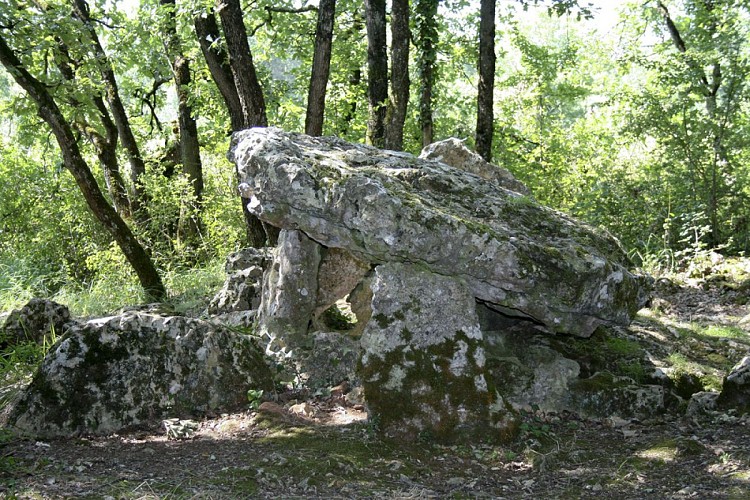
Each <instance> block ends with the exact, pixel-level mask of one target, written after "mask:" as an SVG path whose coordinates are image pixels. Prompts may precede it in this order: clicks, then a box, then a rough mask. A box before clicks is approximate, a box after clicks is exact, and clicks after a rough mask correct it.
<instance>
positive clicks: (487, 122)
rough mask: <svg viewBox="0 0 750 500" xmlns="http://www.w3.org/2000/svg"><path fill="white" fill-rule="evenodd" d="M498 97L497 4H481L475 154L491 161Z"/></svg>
mask: <svg viewBox="0 0 750 500" xmlns="http://www.w3.org/2000/svg"><path fill="white" fill-rule="evenodd" d="M494 93H495V0H481V2H480V12H479V88H478V90H477V130H476V150H477V153H479V155H480V156H481V157H482V158H484V159H485V160H486V161H492V135H493V132H494V115H493V102H494V98H493V97H494Z"/></svg>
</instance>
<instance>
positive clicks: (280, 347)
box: [256, 230, 321, 353]
mask: <svg viewBox="0 0 750 500" xmlns="http://www.w3.org/2000/svg"><path fill="white" fill-rule="evenodd" d="M320 259H321V246H320V245H319V244H318V243H316V242H315V241H313V240H311V239H310V238H308V237H307V236H306V235H305V234H304V233H303V232H301V231H294V230H289V231H287V230H283V231H281V233H280V234H279V242H278V245H277V246H276V248H274V250H273V262H272V263H271V265H270V266H269V268H268V270H267V271H266V274H265V276H264V278H263V297H262V300H261V304H260V309H259V310H258V315H257V321H256V324H257V329H258V334H259V335H262V336H264V337H267V338H268V339H269V346H268V348H267V352H282V353H286V352H287V351H288V350H289V349H294V346H295V345H297V344H300V343H302V342H304V341H305V336H306V334H307V332H308V329H309V326H310V321H311V320H312V317H313V312H314V311H315V306H316V304H317V291H318V268H319V267H320Z"/></svg>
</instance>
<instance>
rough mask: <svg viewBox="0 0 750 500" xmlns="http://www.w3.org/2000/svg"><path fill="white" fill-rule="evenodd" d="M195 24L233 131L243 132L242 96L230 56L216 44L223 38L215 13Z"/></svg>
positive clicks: (204, 55) (199, 40) (202, 17)
mask: <svg viewBox="0 0 750 500" xmlns="http://www.w3.org/2000/svg"><path fill="white" fill-rule="evenodd" d="M193 24H194V25H195V33H196V35H197V36H198V42H199V43H200V46H201V51H202V52H203V57H204V58H205V59H206V64H207V65H208V70H209V71H210V72H211V78H213V80H214V83H216V86H217V87H218V89H219V92H220V93H221V96H222V97H223V98H224V103H225V104H226V105H227V111H228V112H229V121H230V123H231V126H232V130H233V131H237V130H242V129H243V127H244V119H243V116H242V104H241V103H240V96H239V94H237V87H236V86H235V85H234V76H233V75H232V68H231V67H230V66H229V55H228V54H227V53H226V51H225V50H224V48H223V47H222V46H221V45H220V44H218V43H215V42H216V40H219V38H221V33H220V32H219V25H218V24H217V23H216V16H215V15H214V14H213V12H208V13H204V14H201V15H199V16H196V18H195V19H194V23H193Z"/></svg>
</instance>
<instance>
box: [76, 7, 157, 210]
mask: <svg viewBox="0 0 750 500" xmlns="http://www.w3.org/2000/svg"><path fill="white" fill-rule="evenodd" d="M73 11H74V15H75V17H77V18H78V19H79V20H80V21H81V22H82V23H83V25H84V26H85V28H86V30H87V32H88V34H89V36H90V37H91V42H92V45H93V48H94V55H95V57H96V58H97V61H98V63H99V71H100V73H101V77H102V80H103V81H104V86H105V88H106V91H107V102H108V103H109V107H110V109H111V111H112V117H113V118H114V121H115V124H116V125H117V132H118V135H119V136H120V141H121V142H122V146H123V147H124V148H125V151H126V152H127V156H128V161H129V163H130V178H131V180H132V182H133V190H134V193H135V196H134V197H133V199H132V200H131V207H132V208H133V212H135V213H136V216H138V213H139V212H140V209H141V205H142V203H143V201H144V199H143V198H144V193H143V187H142V186H141V183H140V177H141V176H142V175H143V174H145V173H146V164H145V162H144V161H143V158H142V157H141V153H140V149H139V148H138V142H137V141H136V140H135V135H134V134H133V129H132V128H131V127H130V121H129V120H128V116H127V113H125V106H124V105H123V103H122V100H121V99H120V92H119V90H118V88H117V80H116V79H115V73H114V71H113V70H112V65H111V64H110V62H109V59H108V58H107V54H106V53H105V52H104V48H103V47H102V44H101V42H100V41H99V37H98V35H97V34H96V29H94V25H93V23H92V22H91V18H90V17H89V6H88V4H87V3H86V0H73ZM142 216H143V214H141V217H142Z"/></svg>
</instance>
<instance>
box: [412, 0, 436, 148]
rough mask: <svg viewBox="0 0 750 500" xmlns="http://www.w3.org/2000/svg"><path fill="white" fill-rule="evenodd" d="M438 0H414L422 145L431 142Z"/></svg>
mask: <svg viewBox="0 0 750 500" xmlns="http://www.w3.org/2000/svg"><path fill="white" fill-rule="evenodd" d="M437 9H438V0H416V6H415V15H416V17H417V22H416V26H417V43H416V46H417V66H418V72H419V82H420V89H419V125H420V128H421V129H422V146H423V147H424V146H427V145H429V144H432V89H433V87H434V85H435V62H436V61H437V41H438V31H437V19H436V18H437Z"/></svg>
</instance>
